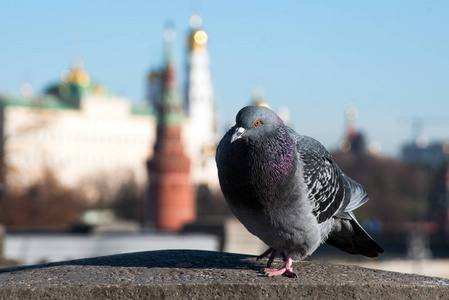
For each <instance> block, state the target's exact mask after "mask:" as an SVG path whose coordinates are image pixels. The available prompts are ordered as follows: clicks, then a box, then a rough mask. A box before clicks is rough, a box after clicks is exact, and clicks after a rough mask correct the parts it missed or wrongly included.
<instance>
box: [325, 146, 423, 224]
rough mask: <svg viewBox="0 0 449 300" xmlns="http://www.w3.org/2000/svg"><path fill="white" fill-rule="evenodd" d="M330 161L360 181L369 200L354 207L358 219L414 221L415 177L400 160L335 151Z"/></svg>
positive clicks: (392, 222) (397, 221)
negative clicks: (356, 207) (358, 206)
mask: <svg viewBox="0 0 449 300" xmlns="http://www.w3.org/2000/svg"><path fill="white" fill-rule="evenodd" d="M333 157H334V160H335V161H336V162H337V164H338V165H339V166H340V168H341V169H342V171H343V172H345V173H346V174H347V175H348V176H349V177H351V178H353V179H354V180H356V181H357V182H359V183H361V184H362V185H363V186H364V187H365V189H366V191H367V192H368V195H369V197H370V201H368V202H367V203H366V204H365V205H363V206H361V207H360V208H358V209H357V211H356V215H357V217H358V218H359V219H361V220H379V221H382V223H384V224H385V223H388V224H391V225H394V224H396V225H397V224H399V223H403V222H406V221H415V212H416V209H417V207H416V206H417V205H419V202H417V201H416V195H417V178H416V176H415V172H414V170H413V169H412V168H411V167H409V166H406V165H405V164H403V163H401V162H400V161H397V160H393V159H389V158H383V157H379V156H374V155H369V154H366V153H354V152H347V153H342V152H337V153H333Z"/></svg>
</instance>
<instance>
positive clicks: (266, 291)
mask: <svg viewBox="0 0 449 300" xmlns="http://www.w3.org/2000/svg"><path fill="white" fill-rule="evenodd" d="M265 263H266V261H265V260H264V261H263V262H257V261H256V259H255V257H254V256H248V255H241V254H229V253H220V252H210V251H194V250H167V251H149V252H139V253H129V254H120V255H112V256H104V257H97V258H91V259H82V260H74V261H66V262H61V263H52V264H44V265H35V266H26V267H18V268H9V269H1V270H0V299H14V298H18V299H180V298H181V299H263V298H267V299H268V298H270V299H276V298H277V299H281V298H282V299H407V298H408V299H411V298H412V299H448V298H449V280H447V279H442V278H435V277H426V276H419V275H409V274H401V273H393V272H385V271H378V270H372V269H365V268H361V267H355V266H344V265H334V264H324V263H318V262H312V261H306V262H297V263H295V264H294V270H295V272H296V273H297V274H298V278H297V279H292V278H286V277H275V278H267V277H264V276H262V274H261V273H260V272H259V270H260V269H261V268H263V267H264V264H265ZM275 265H276V266H280V265H281V262H280V261H275Z"/></svg>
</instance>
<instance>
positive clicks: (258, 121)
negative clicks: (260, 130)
mask: <svg viewBox="0 0 449 300" xmlns="http://www.w3.org/2000/svg"><path fill="white" fill-rule="evenodd" d="M260 125H262V122H260V120H257V121H256V122H254V126H260Z"/></svg>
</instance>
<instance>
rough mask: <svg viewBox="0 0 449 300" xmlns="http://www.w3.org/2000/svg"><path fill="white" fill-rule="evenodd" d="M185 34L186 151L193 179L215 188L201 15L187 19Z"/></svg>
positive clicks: (212, 113)
mask: <svg viewBox="0 0 449 300" xmlns="http://www.w3.org/2000/svg"><path fill="white" fill-rule="evenodd" d="M190 26H191V32H190V34H189V36H188V57H187V64H188V65H187V91H186V95H187V99H186V100H187V101H186V108H187V112H188V117H189V122H190V123H189V134H188V137H189V144H190V145H189V153H190V155H191V157H192V162H193V165H192V170H193V174H192V175H193V177H194V180H195V182H198V183H200V184H206V185H208V186H209V187H212V188H214V186H215V187H216V188H218V181H217V180H216V172H217V171H216V166H215V145H216V143H217V137H218V135H217V120H216V110H215V102H214V90H213V85H212V76H211V72H210V65H209V52H208V51H207V41H208V36H207V33H206V32H205V31H204V30H202V29H201V18H200V17H199V16H197V15H194V16H192V17H191V18H190Z"/></svg>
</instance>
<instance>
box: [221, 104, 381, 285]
mask: <svg viewBox="0 0 449 300" xmlns="http://www.w3.org/2000/svg"><path fill="white" fill-rule="evenodd" d="M215 160H216V163H217V167H218V177H219V180H220V186H221V189H222V192H223V195H224V196H225V199H226V201H227V203H228V205H229V208H230V209H231V211H232V212H233V213H234V214H235V216H236V217H237V219H239V220H240V222H241V223H242V224H243V225H244V226H245V227H246V229H248V231H249V232H251V233H252V234H254V235H256V236H257V237H259V238H260V239H261V240H262V241H263V242H264V243H265V244H267V245H268V246H269V247H270V248H269V249H268V250H267V251H266V252H265V253H263V254H261V255H260V256H259V258H262V257H265V256H268V255H270V257H269V260H268V264H267V268H266V269H264V272H265V273H266V275H267V276H276V275H286V276H290V277H296V274H295V273H294V272H293V270H292V266H291V265H292V261H293V259H295V260H303V259H304V258H306V257H307V256H309V255H311V254H312V253H313V252H314V251H315V250H316V249H317V248H318V246H319V245H320V244H322V243H323V242H326V243H328V244H330V245H332V246H335V247H337V248H339V249H341V250H343V251H345V252H347V253H350V254H362V255H365V256H368V257H376V256H378V254H379V253H382V252H383V249H382V247H380V246H379V245H378V244H377V243H376V242H375V241H374V240H373V239H372V238H371V237H370V236H369V235H368V233H366V231H365V230H363V228H362V227H361V226H360V224H359V223H358V222H357V220H356V218H355V216H354V214H353V213H352V210H354V209H356V208H357V207H359V206H361V205H362V204H363V203H365V202H366V201H368V195H367V193H366V191H365V189H364V188H363V186H362V185H360V184H359V183H357V182H355V181H354V180H352V179H351V178H349V177H348V176H346V175H345V174H344V173H343V172H342V171H341V170H340V168H339V167H338V166H337V164H336V163H335V162H334V161H333V159H332V156H331V155H330V154H329V152H328V151H327V150H326V149H325V148H324V146H323V145H321V144H320V143H319V142H318V141H316V140H314V139H313V138H310V137H307V136H303V135H300V134H298V133H296V132H295V131H294V130H293V129H291V128H289V127H287V126H286V125H285V124H284V122H283V121H282V120H281V118H279V117H278V116H277V115H276V114H275V113H274V112H273V111H271V110H270V109H268V108H266V107H261V106H247V107H244V108H242V109H241V110H240V111H239V113H238V114H237V117H236V125H235V126H233V127H232V128H231V129H230V130H229V131H228V132H227V133H226V134H225V136H224V137H223V139H222V140H221V141H220V144H219V145H218V148H217V153H216V157H215ZM277 251H278V252H280V254H281V255H282V257H283V258H284V261H286V263H285V265H284V267H283V268H280V269H269V268H270V266H271V263H272V262H273V259H274V257H275V255H276V252H277Z"/></svg>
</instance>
